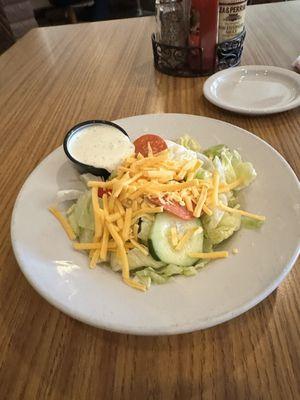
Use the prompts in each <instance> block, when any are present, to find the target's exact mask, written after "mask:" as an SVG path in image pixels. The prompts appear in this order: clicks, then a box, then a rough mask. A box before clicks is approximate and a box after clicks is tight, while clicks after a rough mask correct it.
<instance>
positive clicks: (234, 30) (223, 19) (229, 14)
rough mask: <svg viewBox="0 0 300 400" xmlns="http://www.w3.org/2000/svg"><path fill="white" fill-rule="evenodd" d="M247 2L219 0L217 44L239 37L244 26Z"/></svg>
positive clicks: (243, 0)
mask: <svg viewBox="0 0 300 400" xmlns="http://www.w3.org/2000/svg"><path fill="white" fill-rule="evenodd" d="M246 6H247V0H221V1H220V3H219V37H218V42H219V43H222V42H224V41H226V40H230V39H233V38H234V37H235V36H237V35H239V34H240V33H241V32H242V31H243V29H244V24H245V14H246Z"/></svg>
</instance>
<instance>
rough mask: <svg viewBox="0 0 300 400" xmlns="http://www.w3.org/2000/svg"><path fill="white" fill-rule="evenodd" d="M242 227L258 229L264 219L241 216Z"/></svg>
mask: <svg viewBox="0 0 300 400" xmlns="http://www.w3.org/2000/svg"><path fill="white" fill-rule="evenodd" d="M241 223H242V227H243V228H246V229H259V228H261V226H262V225H263V224H264V221H259V220H257V219H253V218H249V217H245V216H242V221H241Z"/></svg>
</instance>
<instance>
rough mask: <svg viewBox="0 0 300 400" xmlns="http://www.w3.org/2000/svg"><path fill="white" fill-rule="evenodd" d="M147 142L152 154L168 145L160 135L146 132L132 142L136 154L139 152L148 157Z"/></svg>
mask: <svg viewBox="0 0 300 400" xmlns="http://www.w3.org/2000/svg"><path fill="white" fill-rule="evenodd" d="M148 143H150V146H151V149H152V152H153V154H157V153H160V152H161V151H163V150H165V149H167V147H168V146H167V143H166V142H165V141H164V139H163V138H161V137H160V136H158V135H153V134H147V135H143V136H140V137H139V138H137V139H136V140H135V141H134V142H133V144H134V146H135V152H136V154H138V153H141V154H142V156H144V157H148V152H149V147H148Z"/></svg>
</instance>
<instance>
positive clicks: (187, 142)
mask: <svg viewBox="0 0 300 400" xmlns="http://www.w3.org/2000/svg"><path fill="white" fill-rule="evenodd" d="M178 144H180V145H181V146H184V147H185V148H186V149H188V150H193V151H200V149H201V146H200V144H199V143H198V142H197V140H195V139H194V138H192V137H191V136H190V135H183V136H181V137H180V138H179V139H178Z"/></svg>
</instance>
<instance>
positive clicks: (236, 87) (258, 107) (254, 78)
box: [203, 65, 300, 115]
mask: <svg viewBox="0 0 300 400" xmlns="http://www.w3.org/2000/svg"><path fill="white" fill-rule="evenodd" d="M203 93H204V96H205V97H206V98H207V100H209V101H210V102H211V103H213V104H215V105H216V106H218V107H221V108H224V109H225V110H229V111H233V112H237V113H240V114H254V115H259V114H273V113H278V112H282V111H286V110H291V109H292V108H295V107H298V106H299V105H300V75H299V74H297V73H296V72H293V71H289V70H287V69H283V68H278V67H272V66H264V65H247V66H241V67H235V68H229V69H226V70H223V71H220V72H217V73H216V74H214V75H212V76H211V77H209V78H208V79H207V80H206V82H205V84H204V87H203Z"/></svg>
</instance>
